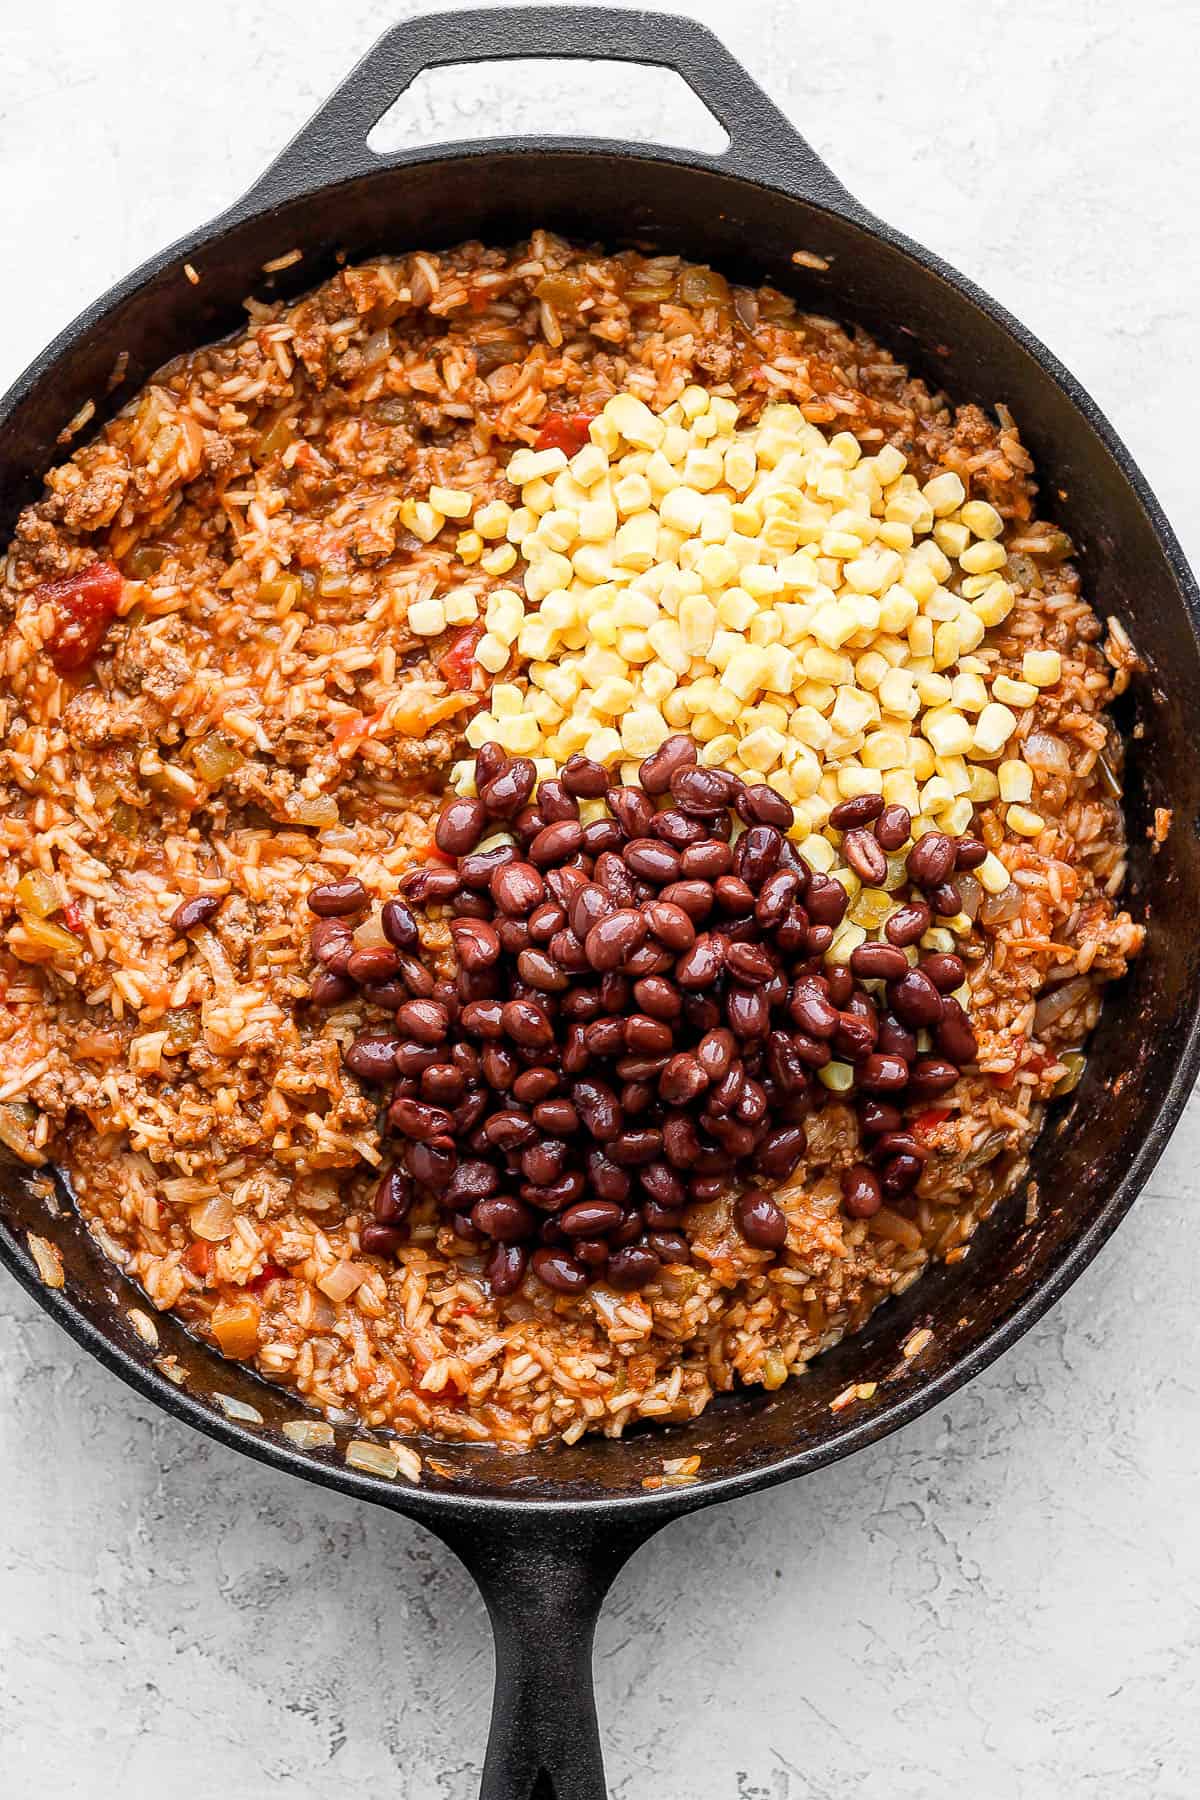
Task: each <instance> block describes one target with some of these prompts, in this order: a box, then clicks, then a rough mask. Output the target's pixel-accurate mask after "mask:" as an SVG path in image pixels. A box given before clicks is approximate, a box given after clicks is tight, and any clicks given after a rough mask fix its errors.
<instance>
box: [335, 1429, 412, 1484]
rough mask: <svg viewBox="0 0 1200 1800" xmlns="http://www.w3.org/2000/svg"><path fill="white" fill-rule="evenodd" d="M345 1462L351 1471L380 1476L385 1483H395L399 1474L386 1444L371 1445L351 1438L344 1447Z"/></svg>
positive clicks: (361, 1439)
mask: <svg viewBox="0 0 1200 1800" xmlns="http://www.w3.org/2000/svg"><path fill="white" fill-rule="evenodd" d="M346 1462H347V1465H348V1466H349V1467H350V1468H351V1469H362V1471H363V1472H364V1474H367V1475H381V1476H382V1477H383V1478H384V1480H385V1481H395V1479H396V1476H397V1475H398V1474H399V1472H400V1465H399V1464H398V1463H397V1461H396V1458H395V1454H394V1452H393V1451H391V1450H390V1449H389V1448H388V1446H387V1445H386V1444H371V1443H368V1442H367V1441H366V1439H365V1438H353V1439H352V1440H351V1442H350V1443H348V1444H347V1445H346Z"/></svg>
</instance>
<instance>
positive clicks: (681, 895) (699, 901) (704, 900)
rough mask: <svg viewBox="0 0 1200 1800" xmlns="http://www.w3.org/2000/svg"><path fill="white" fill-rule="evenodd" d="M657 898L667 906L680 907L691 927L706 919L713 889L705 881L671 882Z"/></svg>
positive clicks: (711, 901) (710, 906) (710, 907)
mask: <svg viewBox="0 0 1200 1800" xmlns="http://www.w3.org/2000/svg"><path fill="white" fill-rule="evenodd" d="M658 897H659V900H660V901H661V902H662V903H663V904H665V905H667V906H678V907H680V908H681V909H682V911H684V912H685V913H686V914H687V916H688V918H689V919H690V920H691V921H692V924H693V925H699V924H701V923H702V922H703V921H704V920H705V919H707V917H708V915H709V913H710V912H711V911H712V909H713V903H714V895H713V889H712V887H711V886H710V885H709V883H708V882H707V881H673V882H672V883H671V884H670V886H669V887H665V888H663V889H662V891H661V893H660V894H659V896H658Z"/></svg>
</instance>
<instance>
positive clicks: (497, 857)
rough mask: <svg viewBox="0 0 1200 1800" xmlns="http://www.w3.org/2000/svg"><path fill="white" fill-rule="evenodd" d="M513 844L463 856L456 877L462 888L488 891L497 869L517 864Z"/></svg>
mask: <svg viewBox="0 0 1200 1800" xmlns="http://www.w3.org/2000/svg"><path fill="white" fill-rule="evenodd" d="M519 860H520V858H519V857H518V854H517V848H516V845H515V844H496V845H495V846H494V848H492V849H491V850H472V851H471V853H470V855H469V856H464V857H463V858H462V859H461V861H460V862H459V865H458V876H459V880H460V881H461V882H462V884H463V886H464V887H469V888H474V889H475V890H476V891H477V892H479V893H482V892H483V891H484V890H485V889H490V888H491V885H492V877H493V876H494V875H495V873H496V870H497V869H504V868H507V867H508V866H509V864H510V863H515V862H518V861H519Z"/></svg>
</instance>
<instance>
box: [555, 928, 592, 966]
mask: <svg viewBox="0 0 1200 1800" xmlns="http://www.w3.org/2000/svg"><path fill="white" fill-rule="evenodd" d="M546 948H547V950H548V951H549V952H550V954H551V956H552V957H553V958H554V960H555V962H556V963H557V964H558V966H559V968H560V969H567V970H569V971H570V973H571V974H572V975H582V973H583V972H584V970H585V969H587V968H588V967H590V965H589V963H588V959H587V951H586V950H585V949H584V947H583V945H582V944H581V943H580V941H579V939H578V938H577V937H576V936H575V933H574V932H573V931H556V932H555V934H554V936H553V937H552V938H551V939H550V942H549V943H548V944H547V945H546Z"/></svg>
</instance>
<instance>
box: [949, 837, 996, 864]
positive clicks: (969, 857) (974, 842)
mask: <svg viewBox="0 0 1200 1800" xmlns="http://www.w3.org/2000/svg"><path fill="white" fill-rule="evenodd" d="M987 853H988V847H987V845H986V844H985V843H984V842H983V840H982V839H981V838H973V837H963V838H959V840H958V842H957V843H956V844H955V846H954V866H955V868H956V869H977V868H978V867H979V865H980V863H981V862H984V861H986V859H987Z"/></svg>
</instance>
